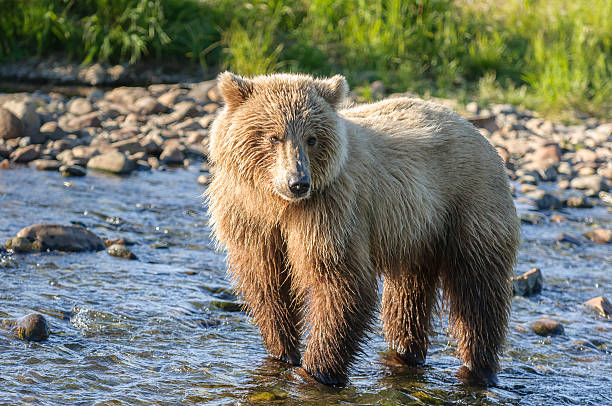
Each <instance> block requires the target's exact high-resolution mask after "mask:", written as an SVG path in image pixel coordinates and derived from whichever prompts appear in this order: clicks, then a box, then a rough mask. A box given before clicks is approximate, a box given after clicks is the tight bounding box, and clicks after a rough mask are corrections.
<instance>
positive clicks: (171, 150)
mask: <svg viewBox="0 0 612 406" xmlns="http://www.w3.org/2000/svg"><path fill="white" fill-rule="evenodd" d="M159 159H160V160H161V161H162V162H163V163H165V164H167V165H182V164H183V161H184V160H185V154H184V153H183V151H182V149H181V147H180V145H179V144H178V143H176V142H172V143H169V144H168V145H167V146H166V147H165V148H164V150H163V151H162V153H161V155H160V157H159Z"/></svg>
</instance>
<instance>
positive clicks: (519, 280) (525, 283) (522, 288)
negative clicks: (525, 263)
mask: <svg viewBox="0 0 612 406" xmlns="http://www.w3.org/2000/svg"><path fill="white" fill-rule="evenodd" d="M542 285H543V279H542V272H541V271H540V268H533V269H531V270H530V271H527V272H525V273H524V274H522V275H520V276H517V277H515V278H512V289H513V293H514V295H518V296H530V295H534V294H536V293H540V292H541V291H542Z"/></svg>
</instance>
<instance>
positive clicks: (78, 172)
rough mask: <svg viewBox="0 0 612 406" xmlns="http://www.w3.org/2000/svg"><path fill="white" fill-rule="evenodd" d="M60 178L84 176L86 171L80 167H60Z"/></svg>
mask: <svg viewBox="0 0 612 406" xmlns="http://www.w3.org/2000/svg"><path fill="white" fill-rule="evenodd" d="M59 171H60V173H61V174H62V176H66V177H68V176H85V175H87V171H86V170H85V168H83V167H82V166H80V165H62V166H61V167H60V168H59Z"/></svg>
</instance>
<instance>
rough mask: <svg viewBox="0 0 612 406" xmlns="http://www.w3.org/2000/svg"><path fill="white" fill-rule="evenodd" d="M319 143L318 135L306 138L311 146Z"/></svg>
mask: <svg viewBox="0 0 612 406" xmlns="http://www.w3.org/2000/svg"><path fill="white" fill-rule="evenodd" d="M316 143H317V137H309V138H308V139H307V140H306V144H308V145H309V146H311V147H312V146H314V145H315V144H316Z"/></svg>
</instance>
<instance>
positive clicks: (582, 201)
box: [565, 196, 593, 209]
mask: <svg viewBox="0 0 612 406" xmlns="http://www.w3.org/2000/svg"><path fill="white" fill-rule="evenodd" d="M565 205H566V206H567V207H573V208H575V209H590V208H592V207H593V203H591V202H590V200H589V199H587V198H584V197H582V196H572V197H570V198H568V199H567V200H566V201H565Z"/></svg>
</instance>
